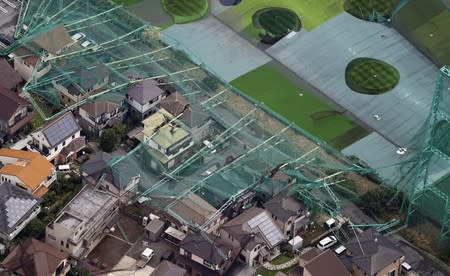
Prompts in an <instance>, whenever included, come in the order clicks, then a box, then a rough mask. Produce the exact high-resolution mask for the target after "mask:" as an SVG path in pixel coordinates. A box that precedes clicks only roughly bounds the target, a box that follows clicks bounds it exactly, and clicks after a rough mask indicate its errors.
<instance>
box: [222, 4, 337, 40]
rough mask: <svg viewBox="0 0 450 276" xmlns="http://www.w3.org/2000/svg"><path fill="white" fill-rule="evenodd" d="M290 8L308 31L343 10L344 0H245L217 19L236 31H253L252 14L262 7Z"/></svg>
mask: <svg viewBox="0 0 450 276" xmlns="http://www.w3.org/2000/svg"><path fill="white" fill-rule="evenodd" d="M272 7H278V8H285V9H289V10H292V11H293V12H295V13H296V14H297V16H298V17H299V18H300V20H301V24H302V26H303V28H305V29H306V30H308V31H310V30H312V29H314V28H315V27H317V26H319V25H320V24H322V23H323V22H325V21H327V20H328V19H331V18H333V17H334V16H336V15H338V14H340V13H342V12H343V11H344V0H320V1H318V0H303V1H293V0H245V1H242V2H241V3H239V4H238V5H236V6H233V7H231V8H229V9H227V10H226V11H224V12H223V13H221V14H219V15H218V17H219V19H220V20H221V21H222V22H224V23H225V24H227V25H228V26H230V27H231V28H232V29H234V30H235V31H237V32H241V31H243V30H246V29H247V30H249V32H250V33H254V30H252V29H254V27H253V24H252V17H253V15H254V14H255V13H256V12H258V11H259V10H262V9H264V8H272Z"/></svg>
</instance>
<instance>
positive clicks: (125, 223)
mask: <svg viewBox="0 0 450 276" xmlns="http://www.w3.org/2000/svg"><path fill="white" fill-rule="evenodd" d="M119 223H120V225H121V226H122V228H123V230H124V231H125V234H126V235H127V238H128V240H129V241H130V242H131V243H135V242H136V241H137V240H138V239H139V237H141V236H142V235H143V234H144V227H143V226H142V225H141V223H140V221H137V220H135V219H134V218H132V217H130V216H127V215H125V214H123V213H120V214H119ZM112 235H113V236H115V237H118V238H120V239H123V240H126V239H125V237H123V235H122V232H121V231H120V230H119V229H116V231H114V233H113V234H112Z"/></svg>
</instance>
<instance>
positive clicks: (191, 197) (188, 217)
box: [170, 193, 224, 233]
mask: <svg viewBox="0 0 450 276" xmlns="http://www.w3.org/2000/svg"><path fill="white" fill-rule="evenodd" d="M170 211H171V212H170V214H171V215H172V214H175V215H176V218H175V219H176V220H177V221H178V222H175V226H178V228H181V230H183V231H184V232H187V231H188V226H187V225H186V223H189V224H192V225H195V226H202V225H205V224H207V225H205V229H204V230H205V232H207V233H212V232H217V229H218V228H219V227H220V225H221V224H223V222H224V216H223V215H222V214H218V210H217V209H216V208H214V207H213V206H212V205H211V204H209V203H208V202H207V201H205V200H204V199H202V198H201V197H199V196H198V195H196V194H195V193H190V194H188V195H187V196H185V197H183V198H182V199H181V200H179V201H177V202H176V203H175V205H173V206H172V207H171V208H170ZM217 214H218V215H217Z"/></svg>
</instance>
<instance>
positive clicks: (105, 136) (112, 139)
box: [100, 128, 119, 152]
mask: <svg viewBox="0 0 450 276" xmlns="http://www.w3.org/2000/svg"><path fill="white" fill-rule="evenodd" d="M118 140H119V138H118V136H117V133H116V131H115V130H114V129H112V128H110V129H107V130H104V131H103V132H102V135H101V136H100V147H101V148H102V150H103V151H106V152H111V151H113V150H115V149H116V147H117V144H118Z"/></svg>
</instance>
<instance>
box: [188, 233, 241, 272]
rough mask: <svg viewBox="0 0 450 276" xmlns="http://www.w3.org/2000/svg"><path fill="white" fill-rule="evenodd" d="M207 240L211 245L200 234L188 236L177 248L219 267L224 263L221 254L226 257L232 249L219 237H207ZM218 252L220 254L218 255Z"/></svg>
mask: <svg viewBox="0 0 450 276" xmlns="http://www.w3.org/2000/svg"><path fill="white" fill-rule="evenodd" d="M206 235H208V234H206ZM209 238H210V239H211V240H212V241H213V243H211V242H209V241H208V240H206V239H205V238H204V237H203V236H202V235H200V234H197V233H193V234H188V235H187V236H186V238H185V239H184V240H182V241H181V242H180V244H179V246H180V247H181V248H183V249H184V250H186V251H188V252H190V253H192V254H195V255H197V256H199V257H200V258H202V259H203V260H206V261H208V262H210V263H211V264H213V265H216V264H218V265H221V264H223V263H224V262H225V261H226V260H225V259H224V258H223V257H222V254H223V255H225V256H227V255H228V252H229V251H230V250H232V249H233V247H232V246H231V245H227V244H225V243H224V242H223V241H222V240H220V238H219V237H216V236H212V235H209ZM219 250H220V251H221V252H222V254H220V253H219Z"/></svg>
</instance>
